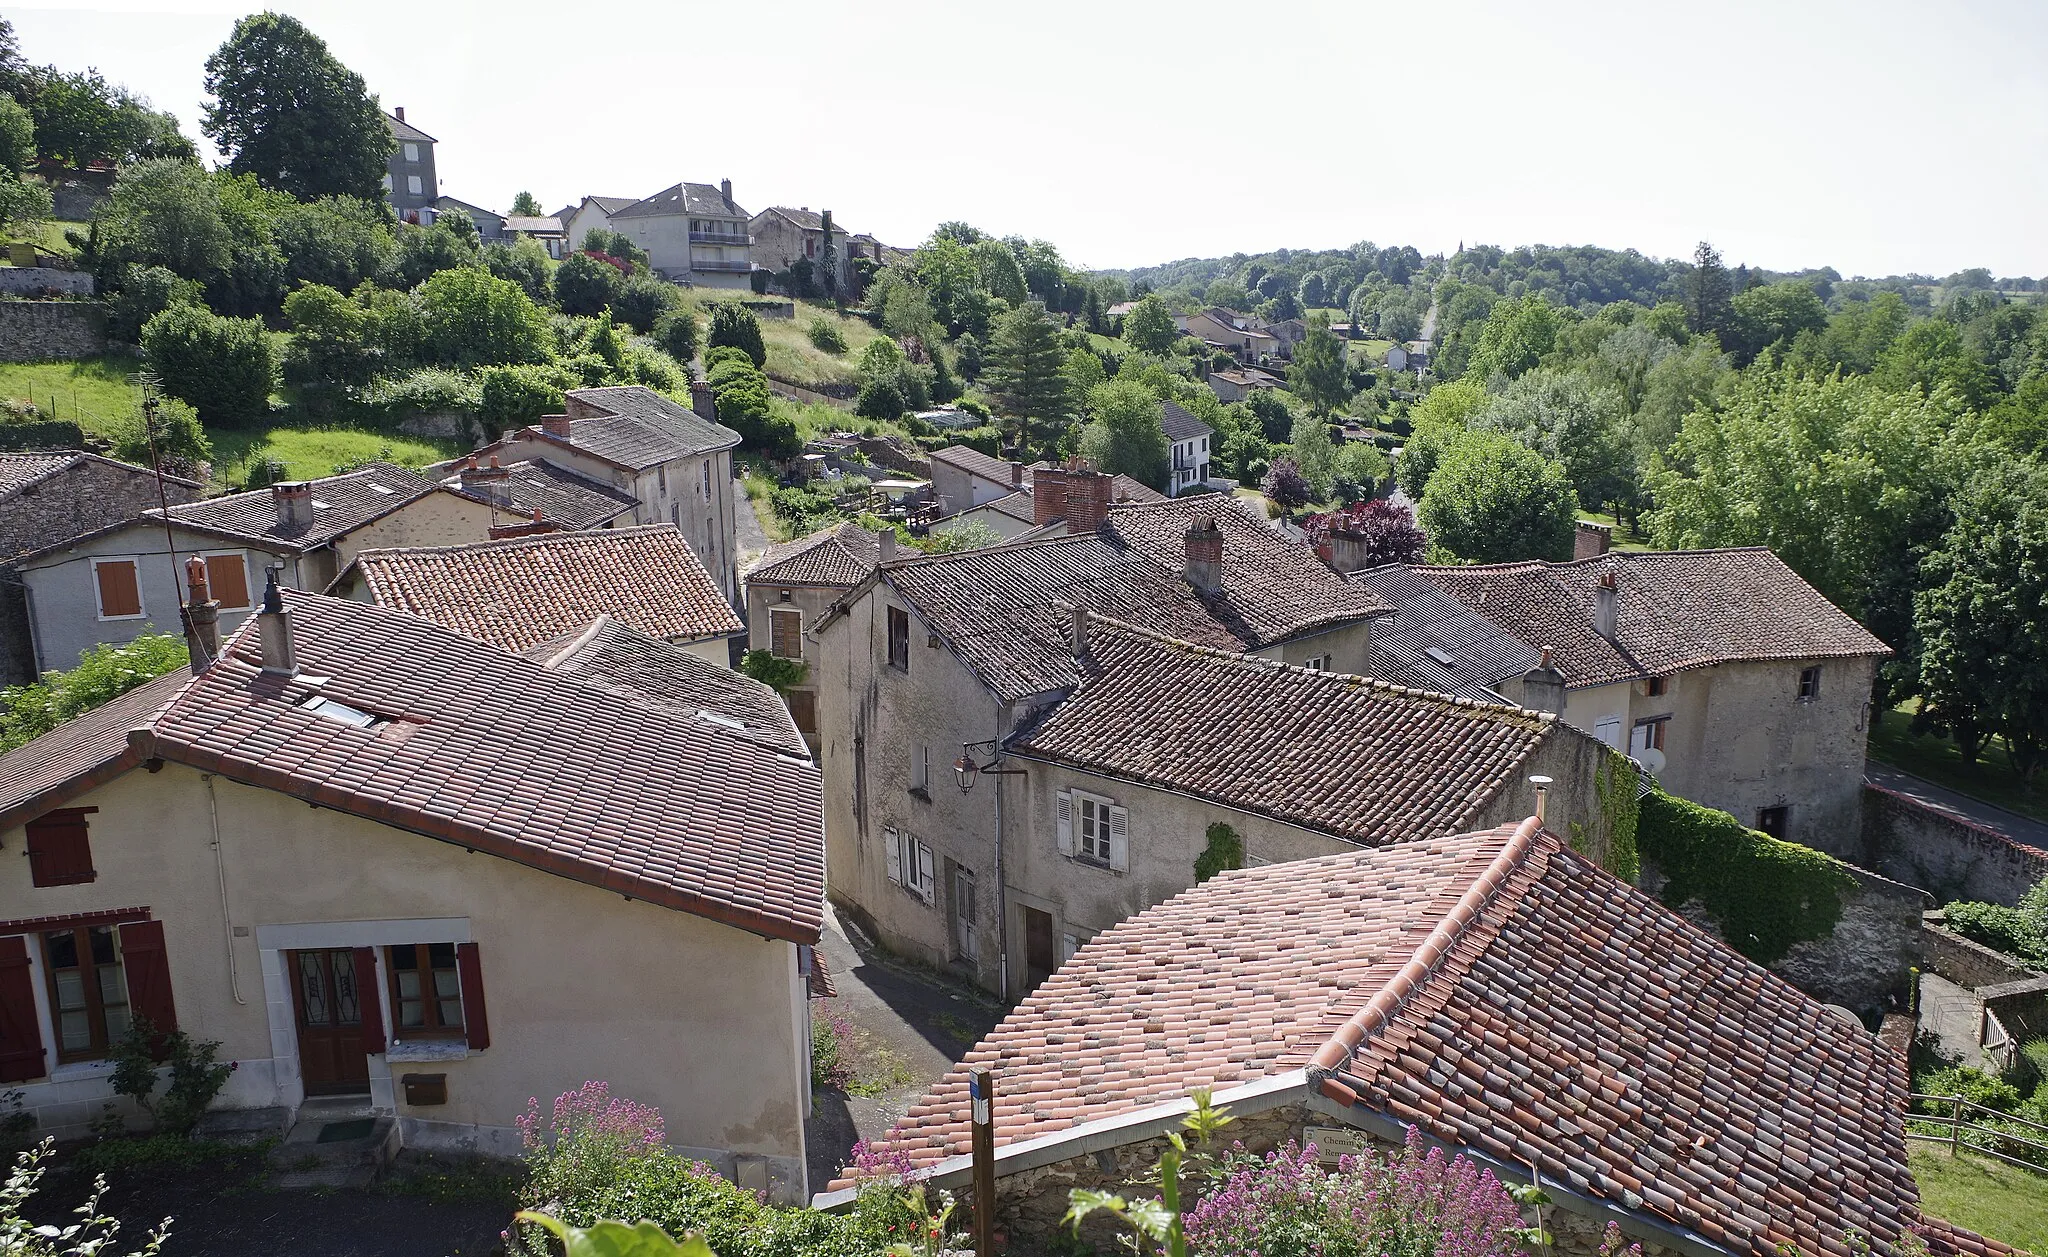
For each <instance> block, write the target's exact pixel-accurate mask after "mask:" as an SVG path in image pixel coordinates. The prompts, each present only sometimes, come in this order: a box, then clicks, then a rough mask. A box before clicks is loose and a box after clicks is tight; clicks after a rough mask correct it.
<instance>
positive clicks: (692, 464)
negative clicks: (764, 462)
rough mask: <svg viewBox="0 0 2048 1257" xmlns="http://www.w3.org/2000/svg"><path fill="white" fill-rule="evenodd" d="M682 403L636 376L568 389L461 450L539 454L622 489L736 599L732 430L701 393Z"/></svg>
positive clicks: (481, 456)
mask: <svg viewBox="0 0 2048 1257" xmlns="http://www.w3.org/2000/svg"><path fill="white" fill-rule="evenodd" d="M692 395H693V396H694V397H697V399H698V409H696V410H691V409H688V408H685V407H683V406H681V405H679V404H678V403H676V402H674V401H672V400H670V399H669V398H667V397H664V396H663V395H662V394H660V393H657V392H655V391H654V390H653V389H651V388H647V387H645V386H643V385H639V384H630V385H625V386H623V387H617V388H575V389H570V390H569V392H568V394H567V396H566V397H565V398H564V401H563V407H562V409H563V413H562V414H559V415H549V416H547V417H545V418H543V419H542V420H541V421H540V422H539V423H537V424H533V425H531V426H528V427H524V428H517V429H514V430H512V431H510V432H507V433H505V435H504V436H503V437H502V438H500V439H499V440H497V441H493V442H492V443H490V444H488V445H485V446H483V447H482V448H480V449H478V450H477V451H476V452H475V453H474V454H472V455H471V456H470V457H472V458H474V459H476V460H478V461H479V462H481V463H485V464H488V462H489V460H490V459H492V458H496V459H498V460H499V461H500V463H501V464H502V465H504V466H515V465H517V464H519V463H523V462H528V461H534V462H542V463H549V464H552V465H554V466H556V467H558V468H562V469H565V470H567V471H569V472H573V473H575V474H576V475H579V476H581V477H583V478H584V479H586V480H591V481H595V482H597V483H598V484H600V485H609V486H611V487H612V488H613V489H616V490H618V491H620V492H623V493H627V494H630V495H631V496H632V497H633V498H634V499H635V500H636V501H637V502H638V503H639V506H638V508H637V510H636V511H635V514H634V518H635V520H636V521H637V522H639V523H641V524H660V523H668V524H673V525H675V526H676V528H678V529H680V530H681V532H682V534H683V536H684V538H685V539H686V540H688V541H689V543H690V549H691V550H693V551H695V552H696V555H697V557H698V558H699V559H701V560H702V561H703V563H704V566H705V567H706V568H708V569H710V571H711V574H712V575H713V577H715V578H716V579H717V581H718V587H719V588H720V589H721V590H723V591H725V596H726V600H727V601H728V602H730V603H731V604H732V605H733V606H735V607H736V606H738V605H739V596H740V595H739V571H738V567H739V547H738V544H737V542H736V540H735V529H736V528H737V527H738V516H737V515H736V514H735V513H734V512H735V507H734V504H733V497H732V452H733V450H734V449H735V448H736V447H737V446H738V445H739V443H740V434H739V433H737V432H734V431H733V430H732V429H731V428H728V427H724V426H722V425H720V424H719V423H718V422H717V421H716V419H715V418H714V417H713V416H714V414H715V412H714V411H713V409H712V405H711V393H710V390H709V389H704V390H703V391H702V392H701V394H698V393H697V392H696V391H695V390H693V394H692Z"/></svg>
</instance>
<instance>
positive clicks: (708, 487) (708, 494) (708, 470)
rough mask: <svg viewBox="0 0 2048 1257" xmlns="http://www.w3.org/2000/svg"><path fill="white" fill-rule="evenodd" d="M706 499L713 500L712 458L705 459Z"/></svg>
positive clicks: (707, 500)
mask: <svg viewBox="0 0 2048 1257" xmlns="http://www.w3.org/2000/svg"><path fill="white" fill-rule="evenodd" d="M704 500H705V501H706V502H709V501H710V500H711V460H710V459H708V458H707V459H705V460H704Z"/></svg>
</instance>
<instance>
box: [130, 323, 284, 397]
mask: <svg viewBox="0 0 2048 1257" xmlns="http://www.w3.org/2000/svg"><path fill="white" fill-rule="evenodd" d="M142 348H143V352H144V353H145V354H147V355H148V357H149V366H150V369H151V370H153V371H155V372H156V374H157V376H158V378H160V379H162V380H163V383H164V388H165V389H166V390H167V391H168V392H170V393H171V395H172V396H174V397H180V398H183V399H184V400H185V401H188V402H190V403H191V404H192V405H193V406H195V407H197V408H198V410H199V417H200V418H201V419H203V420H205V421H206V422H208V423H216V424H253V423H255V422H256V421H257V420H259V419H261V418H262V417H263V416H264V415H265V414H267V413H269V410H270V390H271V389H272V388H274V387H276V385H277V360H276V358H275V356H274V355H273V354H272V352H271V347H270V334H269V333H268V332H266V331H264V330H263V324H262V323H261V322H260V321H258V320H256V319H226V318H222V317H221V316H219V315H217V314H214V313H213V312H211V311H209V310H205V309H202V308H201V307H199V306H191V305H174V306H172V307H170V308H169V309H167V310H164V311H162V312H161V313H159V314H157V315H156V316H155V317H154V318H152V319H150V320H149V322H148V323H146V324H144V325H143V328H142Z"/></svg>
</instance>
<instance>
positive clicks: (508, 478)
mask: <svg viewBox="0 0 2048 1257" xmlns="http://www.w3.org/2000/svg"><path fill="white" fill-rule="evenodd" d="M462 487H463V490H464V491H465V492H468V493H473V494H475V495H476V496H477V497H480V498H485V499H487V500H489V501H491V502H494V503H496V504H497V505H499V506H510V505H512V469H511V468H510V467H500V466H498V456H497V455H496V454H493V455H491V463H490V466H488V467H479V466H477V465H476V460H475V459H474V458H472V459H470V460H469V465H468V466H466V467H464V468H463V469H462Z"/></svg>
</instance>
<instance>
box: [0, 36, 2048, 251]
mask: <svg viewBox="0 0 2048 1257" xmlns="http://www.w3.org/2000/svg"><path fill="white" fill-rule="evenodd" d="M213 5H214V0H168V2H162V0H131V2H129V3H125V4H124V3H116V4H115V5H113V6H112V7H111V8H110V7H107V5H106V0H100V3H99V4H97V5H94V6H90V7H89V6H88V5H84V4H80V5H71V4H65V3H56V4H46V5H45V7H40V8H29V9H20V8H14V7H11V6H10V7H8V8H6V9H4V10H0V12H4V13H5V15H6V16H7V17H9V18H10V19H11V20H13V22H14V24H15V27H16V30H17V32H18V34H19V35H20V38H21V42H22V45H23V51H24V53H25V54H26V55H27V56H28V58H29V59H30V60H31V61H33V62H36V63H39V64H40V63H46V62H54V63H56V64H57V65H59V66H62V67H64V68H66V69H77V68H82V67H84V66H86V65H96V66H98V67H99V68H100V70H101V71H102V72H103V73H105V74H106V75H107V77H108V78H110V79H113V80H116V81H119V82H124V83H126V84H128V85H129V86H130V87H132V88H134V89H135V90H137V91H140V92H142V93H144V94H146V95H148V96H149V97H150V98H151V99H152V100H153V101H154V103H155V104H156V106H157V107H158V108H162V109H169V110H171V111H172V112H173V113H175V114H177V115H178V118H179V120H180V122H181V123H183V124H184V128H185V131H186V133H187V134H188V135H191V136H193V137H194V138H195V139H199V138H200V136H199V131H198V115H199V102H200V99H201V96H202V94H203V93H202V90H201V87H200V79H201V75H202V70H201V64H202V63H203V62H204V61H205V59H206V56H207V54H208V53H210V52H211V51H212V50H213V49H214V48H215V47H217V46H218V45H219V44H220V42H221V41H222V40H223V39H224V38H225V37H226V36H227V34H228V32H229V30H230V29H231V27H232V26H233V23H234V19H235V18H236V17H238V16H240V15H241V14H242V13H245V12H248V11H249V9H248V7H245V6H242V5H236V6H233V7H213ZM276 7H277V8H280V9H283V10H287V11H289V12H292V13H294V14H296V15H298V16H299V17H300V18H301V19H302V20H304V21H305V22H306V23H307V24H308V25H309V26H310V27H312V29H313V30H314V31H315V32H316V33H318V34H319V35H321V36H322V37H323V38H325V39H326V40H327V42H328V45H329V46H330V47H331V48H332V49H333V51H334V52H335V54H336V55H337V56H339V57H340V58H341V59H342V60H343V61H344V62H346V63H347V64H348V65H349V66H350V67H352V68H353V69H355V70H356V71H358V72H359V73H361V74H362V75H363V76H364V77H365V78H366V79H367V80H368V81H369V87H370V90H371V91H372V92H373V93H376V94H377V95H378V96H379V97H380V99H381V100H382V101H383V103H384V104H385V105H386V106H387V107H389V106H392V105H404V106H406V111H407V112H406V116H407V118H408V120H409V121H411V122H412V123H413V124H414V125H416V126H418V127H420V128H422V129H423V130H425V131H427V132H428V133H429V134H431V135H433V136H435V137H436V138H437V139H439V140H440V141H441V143H440V145H439V147H438V149H437V150H436V151H437V154H438V159H439V162H440V174H441V179H442V190H443V191H444V192H446V193H447V194H449V195H451V196H458V197H461V198H462V199H464V200H467V201H472V202H475V203H478V204H481V205H485V206H489V207H492V208H495V209H499V210H503V209H504V208H506V206H507V205H508V204H509V203H510V201H511V199H512V196H513V194H514V193H515V192H517V191H519V190H520V189H522V188H525V189H530V190H532V191H533V192H534V193H535V194H536V195H537V196H539V198H540V199H541V201H542V202H543V204H544V207H545V208H546V209H547V210H548V211H550V212H552V211H553V210H554V209H556V208H557V207H558V206H560V205H563V204H565V203H568V202H570V201H573V200H575V199H577V198H580V197H581V196H583V195H585V194H598V195H607V196H645V195H647V194H649V193H651V192H654V191H656V190H658V189H660V188H662V187H665V186H667V185H668V184H671V183H674V182H675V181H677V180H678V179H691V180H696V181H700V182H706V183H715V182H717V181H718V180H719V179H721V178H730V179H731V180H732V181H733V195H734V199H736V200H737V201H738V202H739V203H740V204H741V205H743V206H745V207H746V208H747V209H749V210H754V211H758V210H761V209H763V208H766V207H767V206H769V205H774V204H786V205H807V206H810V207H811V208H813V209H824V208H829V209H831V210H833V211H834V212H835V214H836V216H837V218H838V221H839V222H840V223H841V224H843V225H845V226H847V227H848V228H850V229H851V230H854V231H870V232H873V233H875V234H876V235H878V236H880V237H881V238H882V239H884V240H886V241H888V242H889V243H891V244H901V245H913V244H916V243H917V242H918V241H920V240H922V239H923V238H924V237H925V235H926V234H928V233H929V231H930V230H931V228H932V227H933V226H934V225H935V224H936V223H938V222H940V221H942V220H945V219H951V218H960V219H966V220H967V221H969V222H972V223H974V224H976V225H977V226H980V227H982V228H984V229H986V230H990V231H994V232H996V233H998V234H1009V233H1012V232H1015V233H1019V234H1023V235H1027V236H1034V237H1042V238H1044V239H1048V240H1051V241H1052V242H1053V243H1055V244H1056V245H1058V246H1059V248H1060V250H1061V252H1062V253H1063V254H1064V255H1065V256H1066V257H1067V259H1068V261H1069V262H1070V263H1074V264H1077V265H1087V266H1140V265H1147V264H1151V263H1156V262H1163V261H1168V260H1172V259H1175V258H1181V257H1197V256H1212V255H1218V254H1227V253H1232V252H1239V251H1243V252H1258V251H1261V250H1265V249H1271V248H1278V247H1281V246H1292V247H1297V248H1331V247H1340V246H1343V245H1347V244H1350V243H1352V242H1354V241H1357V240H1360V239H1370V240H1373V241H1375V242H1377V243H1379V244H1381V245H1388V244H1413V245H1416V246H1417V247H1419V248H1421V249H1422V250H1423V251H1424V252H1425V253H1434V252H1439V251H1443V252H1448V251H1449V250H1451V249H1454V248H1456V247H1457V245H1458V243H1459V242H1460V241H1461V240H1462V241H1466V242H1486V243H1493V244H1502V245H1516V244H1529V243H1546V244H1578V243H1586V244H1598V245H1603V246H1607V247H1610V248H1627V247H1633V248H1637V249H1640V250H1642V251H1644V252H1645V253H1650V254H1654V255H1661V256H1675V255H1681V254H1686V253H1689V252H1690V251H1691V249H1692V246H1693V244H1694V242H1695V241H1697V240H1699V239H1701V238H1707V239H1711V240H1712V241H1714V242H1715V244H1716V245H1718V246H1719V247H1720V249H1721V251H1722V253H1723V255H1724V257H1725V258H1726V259H1727V261H1728V262H1729V264H1730V265H1734V264H1736V263H1739V262H1746V263H1749V264H1751V265H1755V266H1765V267H1770V268H1773V269H1794V268H1797V267H1802V266H1819V265H1832V266H1835V267H1836V268H1838V269H1839V270H1840V271H1841V272H1842V273H1843V274H1845V275H1855V274H1866V275H1883V274H1892V273H1898V272H1906V271H1920V272H1925V273H1929V274H1933V275H1937V276H1939V275H1943V274H1946V273H1949V272H1951V271H1955V270H1958V269H1961V268H1963V267H1969V266H1987V267H1990V268H1991V269H1992V271H1993V272H1994V273H1995V274H1999V275H2043V274H2048V222H2044V218H2043V206H2044V205H2048V3H2044V2H2043V0H1979V2H1975V3H1952V4H1945V5H1937V4H1928V3H1905V2H1900V0H1795V2H1790V3H1788V2H1787V0H1760V2H1757V3H1722V4H1717V5H1679V4H1671V3H1666V2H1665V0H1617V2H1615V3H1596V2H1592V0H1569V2H1568V0H1540V2H1533V3H1532V2H1529V0H1428V2H1426V3H1419V2H1416V0H1410V2H1409V3H1404V4H1389V3H1383V2H1381V0H1349V2H1340V3H1279V4H1261V3H1229V4H1216V3H1211V2H1209V0H1179V2H1177V3H1167V2H1157V3H1154V2H1150V0H1148V2H1146V3H1132V2H1130V0H1087V2H1080V0H1012V2H1010V3H1001V4H996V3H990V0H952V2H951V3H936V2H933V3H924V2H919V0H825V2H823V3H816V2H813V0H777V2H775V3H753V2H750V0H722V2H721V3H718V4H708V3H704V2H703V0H680V2H677V0H671V2H668V3H659V2H641V0H609V2H607V3H597V4H590V5H588V6H587V7H586V6H584V5H574V4H560V3H557V4H552V5H548V6H546V7H542V6H538V5H529V4H524V3H519V2H517V0H505V2H499V3H491V4H480V3H472V2H470V0H417V2H415V3H407V4H395V3H389V2H388V0H355V2H354V3H333V2H327V3H299V2H297V0H280V2H278V3H277V4H276ZM201 143H202V145H203V144H204V141H203V140H201Z"/></svg>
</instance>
